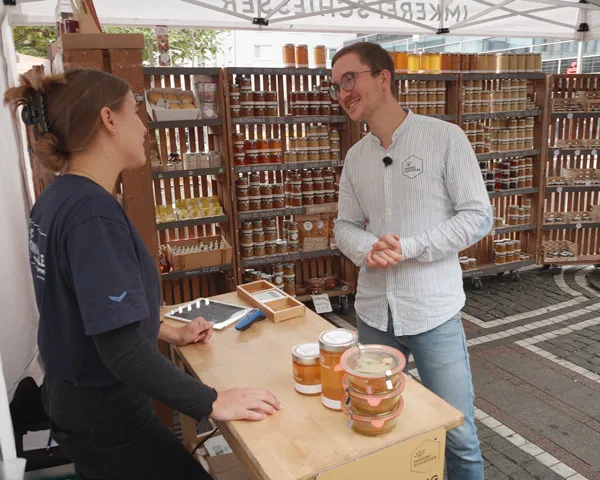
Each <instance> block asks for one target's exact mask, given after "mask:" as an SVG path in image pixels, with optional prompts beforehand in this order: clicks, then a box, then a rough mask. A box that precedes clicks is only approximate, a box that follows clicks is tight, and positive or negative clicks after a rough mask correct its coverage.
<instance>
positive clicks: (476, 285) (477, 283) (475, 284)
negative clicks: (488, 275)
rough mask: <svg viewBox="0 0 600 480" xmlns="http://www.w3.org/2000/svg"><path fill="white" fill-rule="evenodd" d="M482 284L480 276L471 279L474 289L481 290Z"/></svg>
mask: <svg viewBox="0 0 600 480" xmlns="http://www.w3.org/2000/svg"><path fill="white" fill-rule="evenodd" d="M482 286H483V282H482V281H481V279H480V278H474V279H473V288H474V289H475V290H481V287H482Z"/></svg>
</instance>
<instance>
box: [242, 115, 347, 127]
mask: <svg viewBox="0 0 600 480" xmlns="http://www.w3.org/2000/svg"><path fill="white" fill-rule="evenodd" d="M347 121H348V118H347V117H346V116H344V115H302V116H299V117H293V116H286V117H242V118H232V119H231V122H232V123H233V124H234V125H293V124H297V123H300V124H302V123H346V122H347Z"/></svg>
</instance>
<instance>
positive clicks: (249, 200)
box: [235, 172, 285, 212]
mask: <svg viewBox="0 0 600 480" xmlns="http://www.w3.org/2000/svg"><path fill="white" fill-rule="evenodd" d="M235 183H236V193H237V197H236V198H237V207H238V211H239V212H250V211H252V212H255V211H259V210H272V209H274V208H285V190H284V186H283V184H282V183H274V184H268V183H261V179H260V173H256V172H255V173H250V174H248V175H243V176H240V177H239V178H238V179H237V180H236V182H235Z"/></svg>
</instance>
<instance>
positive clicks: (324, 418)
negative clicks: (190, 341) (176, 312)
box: [163, 293, 464, 480]
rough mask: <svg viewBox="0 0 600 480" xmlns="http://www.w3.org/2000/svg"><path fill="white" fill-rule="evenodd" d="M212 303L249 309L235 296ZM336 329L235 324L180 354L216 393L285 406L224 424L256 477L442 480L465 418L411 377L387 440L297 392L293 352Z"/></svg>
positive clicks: (311, 316) (310, 319) (307, 321)
mask: <svg viewBox="0 0 600 480" xmlns="http://www.w3.org/2000/svg"><path fill="white" fill-rule="evenodd" d="M214 298H215V299H218V300H221V301H224V302H229V303H234V304H239V305H245V302H244V301H243V300H241V299H240V298H238V297H237V294H235V293H228V294H225V295H220V296H217V297H214ZM172 308H173V307H169V308H165V309H164V311H163V313H164V312H166V311H168V310H169V309H172ZM165 321H167V322H169V323H171V324H173V325H177V326H179V325H181V324H180V323H178V322H176V321H172V320H168V319H165ZM331 328H334V327H333V326H332V325H331V324H330V323H329V322H327V321H326V320H325V319H323V318H321V317H320V316H319V315H317V314H316V313H314V312H312V311H310V310H308V309H307V315H306V317H300V318H295V319H291V320H287V321H285V322H281V323H277V324H275V323H273V322H271V321H270V320H263V321H261V322H258V323H256V324H254V325H253V326H252V327H250V328H249V329H248V330H246V331H244V332H238V331H237V330H235V329H234V328H233V326H231V327H228V328H227V329H225V330H222V331H215V332H214V333H213V337H212V339H211V340H210V342H209V343H208V344H200V345H191V346H185V347H178V348H177V349H176V350H175V356H176V360H177V361H178V363H180V365H182V366H185V368H186V369H187V370H188V371H189V372H190V373H192V374H193V375H195V376H197V377H198V378H201V379H202V380H203V381H204V382H205V383H207V384H208V385H211V386H213V387H214V388H216V389H217V390H223V389H227V388H233V387H264V388H267V389H268V390H270V391H271V392H272V393H273V394H275V396H277V398H278V399H279V400H280V401H281V403H282V404H283V405H284V409H283V410H282V411H280V412H278V413H276V414H275V415H274V416H272V417H270V418H268V419H266V420H264V421H262V422H256V423H253V422H219V425H218V426H219V429H220V431H221V433H222V434H223V435H224V437H225V438H226V440H227V442H228V443H229V445H230V446H231V448H232V449H233V451H234V452H235V454H236V455H237V457H238V458H239V459H240V461H241V462H242V463H244V464H245V466H246V467H247V468H248V470H249V472H251V474H252V476H253V477H255V478H257V479H265V480H267V479H268V480H300V479H302V480H304V479H316V478H318V479H319V480H354V479H356V480H364V479H366V478H369V479H373V480H385V479H390V480H391V479H394V480H396V479H399V478H401V479H402V480H435V479H437V480H442V479H443V464H444V447H445V438H446V434H445V432H446V430H450V429H452V428H456V427H457V426H459V425H461V424H462V423H463V421H464V416H463V414H462V413H461V412H459V411H458V410H456V409H455V408H453V407H452V406H450V405H449V404H447V403H446V402H444V401H443V400H442V399H441V398H439V397H438V396H436V395H434V394H433V393H431V392H430V391H429V390H427V389H425V388H424V387H423V386H421V384H419V383H418V382H417V381H415V380H412V379H409V380H408V382H407V386H406V389H405V391H404V394H403V396H404V404H405V406H404V411H403V412H402V414H401V415H400V417H399V419H398V423H397V425H396V428H395V429H394V430H393V431H392V432H391V433H389V434H387V435H385V436H382V437H366V436H363V435H359V434H357V433H355V432H354V431H353V430H351V429H349V428H348V419H347V417H346V416H345V415H344V414H343V413H341V412H334V411H331V410H329V409H327V408H325V407H324V406H323V405H322V404H321V401H320V397H319V396H314V397H308V396H304V395H300V394H299V393H297V392H296V391H295V390H294V386H293V377H292V358H291V350H292V347H293V346H294V345H296V344H298V343H303V342H313V341H316V340H317V337H318V335H319V333H321V332H322V331H323V330H327V329H331ZM182 417H184V416H182ZM189 420H190V419H189V418H186V422H182V428H183V429H184V440H185V438H186V436H187V435H192V436H193V438H190V437H189V436H188V440H189V441H188V442H187V443H188V445H186V446H189V443H190V442H193V440H194V439H195V424H194V425H193V427H192V428H190V426H189V425H188V424H187V422H189ZM183 423H186V425H184V424H183ZM186 432H188V434H187V435H186ZM190 432H191V433H190ZM436 475H437V477H436Z"/></svg>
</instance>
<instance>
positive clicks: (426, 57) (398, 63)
mask: <svg viewBox="0 0 600 480" xmlns="http://www.w3.org/2000/svg"><path fill="white" fill-rule="evenodd" d="M391 55H392V57H393V60H394V67H395V69H396V72H398V73H459V72H462V73H510V72H515V73H520V72H541V71H542V55H541V54H540V53H518V54H517V53H514V54H512V53H498V54H494V53H439V52H433V53H427V52H423V53H417V52H391Z"/></svg>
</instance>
